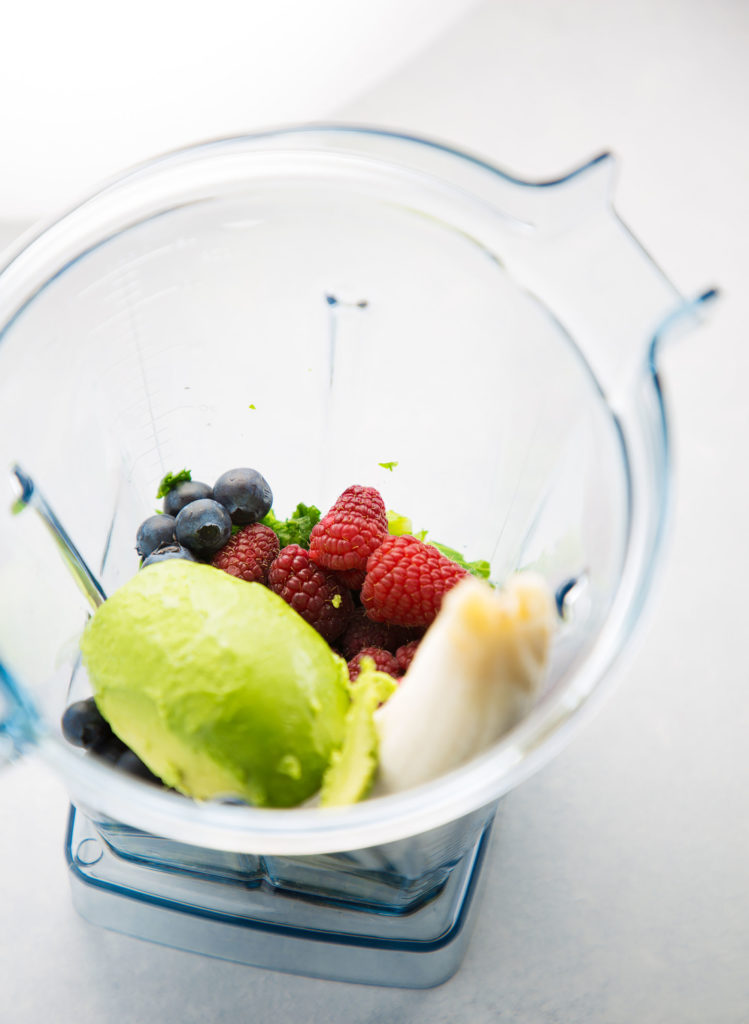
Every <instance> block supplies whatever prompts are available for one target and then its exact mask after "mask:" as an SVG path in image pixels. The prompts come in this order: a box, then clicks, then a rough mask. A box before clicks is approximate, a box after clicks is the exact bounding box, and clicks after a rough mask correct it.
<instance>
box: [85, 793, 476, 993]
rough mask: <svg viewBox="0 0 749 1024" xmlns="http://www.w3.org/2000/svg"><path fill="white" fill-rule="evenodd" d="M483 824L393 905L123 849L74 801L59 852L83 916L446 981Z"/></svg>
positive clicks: (333, 964)
mask: <svg viewBox="0 0 749 1024" xmlns="http://www.w3.org/2000/svg"><path fill="white" fill-rule="evenodd" d="M490 831H491V823H490V824H489V825H487V827H486V828H485V829H484V830H483V832H482V833H481V834H480V835H479V837H478V839H477V840H476V842H475V843H474V845H473V846H472V847H471V848H470V849H469V850H468V852H467V853H466V854H464V856H463V857H461V858H460V860H459V861H458V862H457V863H456V864H455V866H454V867H453V869H452V871H451V872H450V875H449V877H448V879H447V882H446V883H445V884H444V886H442V888H441V889H440V890H439V892H437V893H436V894H435V895H434V896H432V897H431V898H430V899H429V900H427V901H426V902H424V903H422V904H421V905H420V906H418V907H417V908H415V909H413V910H411V911H409V912H408V913H405V914H393V913H385V912H382V911H379V912H377V911H372V910H371V909H357V908H356V907H353V906H346V905H345V904H344V903H342V902H339V901H333V900H328V899H324V898H319V899H318V898H314V899H311V898H309V897H306V898H305V897H303V896H300V895H299V894H296V893H291V892H286V891H283V890H279V889H276V888H273V887H272V886H267V885H260V886H257V885H253V886H250V885H247V884H244V883H242V882H241V881H233V882H229V881H227V880H226V879H210V878H205V877H199V876H196V875H195V874H194V873H190V872H189V871H177V870H175V869H174V868H173V867H168V868H158V867H154V866H152V865H148V864H144V863H139V862H137V861H133V860H130V859H127V858H123V857H121V856H119V855H118V854H116V853H115V852H114V851H113V849H112V848H111V847H110V846H109V845H108V844H107V843H106V842H104V841H103V839H102V837H101V835H100V833H99V832H98V831H97V829H96V827H95V826H94V825H93V823H92V822H91V821H90V820H89V819H88V818H87V817H86V815H85V814H83V813H82V812H81V811H80V810H79V809H77V808H75V807H71V811H70V818H69V823H68V832H67V837H66V843H65V852H66V857H67V861H68V866H69V868H70V881H71V888H72V893H73V903H74V906H75V908H76V910H77V911H78V913H79V914H80V915H81V916H82V917H83V918H84V919H85V920H87V921H89V922H90V923H92V924H95V925H99V926H101V927H104V928H108V929H111V930H113V931H117V932H121V933H123V934H125V935H130V936H133V937H136V938H140V939H146V940H148V941H151V942H157V943H160V944H162V945H165V946H171V947H174V948H176V949H182V950H186V951H189V952H193V953H201V954H203V955H205V956H212V957H217V958H219V959H222V960H230V961H234V962H236V963H242V964H247V965H250V966H253V967H262V968H267V969H271V970H276V971H285V972H287V973H291V974H301V975H306V976H309V977H315V978H324V979H327V980H331V981H347V982H357V983H360V984H368V985H383V986H390V987H396V988H431V987H433V986H435V985H439V984H442V983H443V982H445V981H447V980H448V978H450V977H451V976H452V975H453V974H454V973H455V972H456V971H457V969H458V967H459V966H460V963H461V961H462V959H463V955H464V954H465V950H466V947H467V944H468V940H469V938H470V932H471V926H472V924H473V919H474V917H475V914H476V911H477V907H478V900H477V898H476V897H477V892H476V890H477V887H478V885H479V883H480V879H481V874H482V872H481V867H482V863H483V860H484V855H485V852H486V847H487V845H488V842H489V835H490Z"/></svg>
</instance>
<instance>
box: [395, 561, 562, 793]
mask: <svg viewBox="0 0 749 1024" xmlns="http://www.w3.org/2000/svg"><path fill="white" fill-rule="evenodd" d="M555 622H556V616H555V611H554V599H553V596H552V594H551V591H550V589H549V587H548V586H547V584H546V582H545V580H544V579H543V578H542V577H540V576H537V575H535V574H533V573H529V572H524V573H516V574H515V575H514V576H512V577H511V578H510V579H509V580H508V582H507V584H506V586H505V587H504V589H502V590H494V589H493V588H492V587H490V586H489V585H488V584H487V583H484V582H483V581H482V580H479V579H475V578H474V577H468V578H466V579H464V580H461V582H460V583H458V584H457V585H456V586H455V587H453V589H452V590H451V591H450V592H449V593H448V594H447V595H446V596H445V599H444V601H443V602H442V607H441V609H440V613H439V615H438V616H437V618H436V619H435V621H434V622H433V623H432V625H431V626H430V627H429V629H428V631H427V633H426V635H425V636H424V639H423V640H422V641H421V644H420V645H419V647H418V649H417V651H416V655H415V657H414V659H413V661H412V662H411V665H410V667H409V669H408V671H407V672H406V674H405V676H404V677H403V680H402V682H401V684H400V686H399V687H398V689H397V691H396V692H395V693H394V694H393V695H392V697H391V698H390V699H389V700H388V702H387V703H386V704H385V705H384V706H383V707H382V708H380V710H379V711H378V712H377V713H376V716H375V718H376V722H377V728H378V732H379V780H378V787H377V788H378V791H379V792H382V793H386V792H387V793H394V792H398V791H400V790H404V789H410V788H411V787H412V786H417V785H420V784H421V783H424V782H429V781H430V780H431V779H434V778H437V776H439V775H442V774H443V773H444V772H447V771H450V770H452V769H453V768H457V767H458V766H459V765H461V764H464V763H465V762H466V761H468V760H470V759H471V758H472V757H475V756H476V754H479V753H481V751H483V750H485V749H486V748H487V747H489V746H491V744H492V743H494V742H495V741H496V740H497V739H499V737H500V736H501V735H502V734H503V733H505V732H507V730H508V729H510V728H512V726H513V725H515V724H516V723H517V722H518V721H519V720H520V718H522V717H523V715H525V714H526V713H527V712H528V711H529V710H530V708H531V707H532V705H533V703H534V701H535V698H536V696H537V694H538V692H539V689H540V687H541V683H542V680H543V677H544V672H545V669H546V664H547V660H548V655H549V647H550V643H551V637H552V634H553V631H554V626H555Z"/></svg>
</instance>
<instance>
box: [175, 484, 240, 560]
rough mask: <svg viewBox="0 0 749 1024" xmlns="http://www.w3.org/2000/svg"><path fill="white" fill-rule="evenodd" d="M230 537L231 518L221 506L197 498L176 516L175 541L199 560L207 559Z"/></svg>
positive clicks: (208, 499)
mask: <svg viewBox="0 0 749 1024" xmlns="http://www.w3.org/2000/svg"><path fill="white" fill-rule="evenodd" d="M230 537H231V518H230V516H229V513H228V512H227V511H226V509H225V508H224V506H223V505H220V504H219V503H218V502H217V501H213V500H212V499H211V498H199V499H198V500H197V501H191V502H190V504H189V505H185V507H184V508H183V509H182V511H181V512H180V514H179V515H178V516H177V540H178V541H179V543H180V544H182V545H183V546H184V547H186V548H189V549H190V551H192V553H193V554H195V555H197V556H198V557H199V558H209V557H210V556H211V555H213V554H215V553H216V552H217V551H218V550H219V548H222V547H223V546H224V544H226V542H227V541H228V539H229V538H230Z"/></svg>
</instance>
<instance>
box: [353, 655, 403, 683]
mask: <svg viewBox="0 0 749 1024" xmlns="http://www.w3.org/2000/svg"><path fill="white" fill-rule="evenodd" d="M365 657H366V658H371V659H372V661H373V662H374V663H375V668H376V669H378V670H379V671H380V672H387V674H388V675H389V676H393V678H394V679H399V678H400V669H399V668H398V662H397V661H396V660H395V658H394V657H393V655H392V654H391V653H390V651H383V649H382V648H381V647H364V648H363V649H362V650H361V651H359V653H358V654H355V655H354V657H353V658H352V659H351V661H349V663H348V675H349V679H350V680H351V682H352V683H353V681H354V680H355V679H356V678H357V677H358V675H359V673H360V672H361V660H362V658H365Z"/></svg>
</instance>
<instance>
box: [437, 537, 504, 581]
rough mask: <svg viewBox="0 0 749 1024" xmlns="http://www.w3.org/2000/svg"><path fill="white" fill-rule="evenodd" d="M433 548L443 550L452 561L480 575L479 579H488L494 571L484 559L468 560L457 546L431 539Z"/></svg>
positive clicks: (474, 574)
mask: <svg viewBox="0 0 749 1024" xmlns="http://www.w3.org/2000/svg"><path fill="white" fill-rule="evenodd" d="M428 543H429V544H431V545H432V547H433V548H437V550H438V551H440V552H442V554H443V555H445V557H446V558H449V559H450V560H451V561H452V562H457V563H458V565H460V566H462V567H463V568H464V569H467V570H468V572H470V573H471V575H472V576H478V577H479V579H482V580H488V579H489V574H490V572H491V571H492V567H491V566H490V565H489V563H488V562H487V561H485V560H484V559H479V561H477V562H466V560H465V558H464V557H463V555H461V553H460V552H459V551H456V550H455V548H449V547H448V546H447V545H446V544H438V543H437V541H436V540H430V541H429V542H428Z"/></svg>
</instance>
